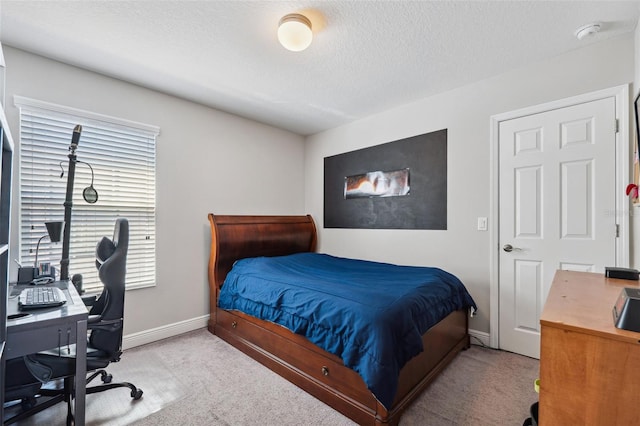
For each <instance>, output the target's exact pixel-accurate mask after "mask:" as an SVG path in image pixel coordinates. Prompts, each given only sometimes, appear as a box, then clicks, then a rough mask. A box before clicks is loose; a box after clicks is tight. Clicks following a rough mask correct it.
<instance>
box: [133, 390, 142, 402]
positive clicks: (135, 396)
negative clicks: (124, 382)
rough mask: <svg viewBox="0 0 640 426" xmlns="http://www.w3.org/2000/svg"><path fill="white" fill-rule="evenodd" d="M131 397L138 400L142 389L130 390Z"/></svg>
mask: <svg viewBox="0 0 640 426" xmlns="http://www.w3.org/2000/svg"><path fill="white" fill-rule="evenodd" d="M131 398H133V399H135V400H138V399H140V398H142V389H137V390H135V391H133V390H132V391H131Z"/></svg>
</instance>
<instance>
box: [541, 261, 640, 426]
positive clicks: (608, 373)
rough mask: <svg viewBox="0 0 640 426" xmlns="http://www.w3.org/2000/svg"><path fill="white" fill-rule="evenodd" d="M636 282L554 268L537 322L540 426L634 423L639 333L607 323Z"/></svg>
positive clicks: (639, 418)
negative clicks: (623, 293)
mask: <svg viewBox="0 0 640 426" xmlns="http://www.w3.org/2000/svg"><path fill="white" fill-rule="evenodd" d="M623 287H636V288H638V287H640V285H639V283H638V281H628V280H618V279H609V278H605V277H604V274H595V273H589V272H571V271H557V272H556V274H555V277H554V279H553V284H552V286H551V290H550V291H549V296H548V298H547V301H546V304H545V306H544V310H543V311H542V316H541V318H540V325H541V327H542V336H541V343H540V344H541V347H540V411H539V424H540V425H541V426H559V425H606V426H611V425H638V424H640V408H638V406H639V404H638V403H639V402H640V333H635V332H632V331H626V330H621V329H618V328H616V327H615V326H614V325H613V314H612V308H613V305H614V304H615V302H616V300H617V298H618V295H619V294H620V291H621V289H622V288H623Z"/></svg>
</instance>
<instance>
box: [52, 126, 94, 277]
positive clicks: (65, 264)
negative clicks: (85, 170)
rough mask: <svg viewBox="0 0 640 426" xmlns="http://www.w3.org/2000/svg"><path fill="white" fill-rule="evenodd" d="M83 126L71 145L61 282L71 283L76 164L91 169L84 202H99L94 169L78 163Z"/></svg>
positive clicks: (75, 131)
mask: <svg viewBox="0 0 640 426" xmlns="http://www.w3.org/2000/svg"><path fill="white" fill-rule="evenodd" d="M80 133H82V126H81V125H79V124H78V125H76V127H75V128H74V129H73V135H72V136H71V145H69V155H68V157H69V168H68V172H67V193H66V196H65V200H64V235H63V237H62V259H61V260H60V281H69V243H70V239H71V209H72V208H73V181H74V179H75V177H76V163H83V164H86V165H88V166H89V168H90V169H91V185H90V186H88V187H87V188H85V189H84V191H82V196H83V197H84V200H85V201H86V202H87V203H89V204H93V203H95V202H96V201H98V192H97V191H96V190H95V188H94V187H93V167H91V165H90V164H89V163H85V162H84V161H78V158H77V156H76V149H78V144H79V143H80ZM63 175H64V171H63ZM61 177H62V176H61Z"/></svg>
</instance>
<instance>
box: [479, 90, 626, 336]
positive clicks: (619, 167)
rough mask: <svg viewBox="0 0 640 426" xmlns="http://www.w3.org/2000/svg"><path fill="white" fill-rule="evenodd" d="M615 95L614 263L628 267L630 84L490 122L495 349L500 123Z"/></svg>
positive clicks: (494, 332) (492, 329) (494, 331)
mask: <svg viewBox="0 0 640 426" xmlns="http://www.w3.org/2000/svg"><path fill="white" fill-rule="evenodd" d="M610 97H614V98H615V105H616V119H617V121H618V132H617V133H616V155H615V157H616V176H615V179H616V202H615V209H616V210H615V212H613V213H612V214H615V215H616V216H617V217H618V224H619V237H618V239H617V242H616V264H615V265H611V266H620V267H628V266H629V240H630V235H629V233H630V231H631V230H630V227H629V222H630V220H629V219H630V211H631V210H630V206H631V203H630V201H629V198H628V197H626V196H625V188H626V186H627V184H628V183H629V182H631V176H630V174H629V170H630V167H629V166H630V164H629V162H630V158H632V154H631V153H632V152H633V148H632V147H631V146H630V145H629V140H630V139H629V136H630V134H629V121H630V120H629V105H630V99H629V85H628V84H625V85H621V86H615V87H611V88H608V89H603V90H598V91H595V92H590V93H585V94H582V95H578V96H572V97H569V98H565V99H560V100H556V101H552V102H547V103H543V104H539V105H534V106H530V107H526V108H522V109H518V110H514V111H509V112H505V113H501V114H496V115H492V116H491V122H490V126H491V127H490V130H489V134H490V141H491V158H490V162H489V170H490V172H491V176H490V179H489V183H490V187H491V191H490V196H489V199H490V207H489V217H490V218H491V219H490V228H489V229H490V230H491V232H490V234H489V242H490V247H492V249H491V250H489V262H490V264H491V266H490V271H489V280H490V286H489V309H490V316H489V346H491V347H492V348H499V347H500V336H499V330H500V328H499V321H500V259H499V258H500V256H499V250H500V247H499V243H500V235H499V225H500V222H499V221H500V218H499V212H500V197H499V190H500V188H499V186H498V185H499V184H500V180H499V173H500V152H499V145H498V143H499V135H500V132H499V130H500V122H502V121H506V120H512V119H514V118H520V117H524V116H527V115H533V114H538V113H542V112H546V111H550V110H554V109H561V108H566V107H569V106H572V105H576V104H581V103H586V102H591V101H597V100H600V99H604V98H610Z"/></svg>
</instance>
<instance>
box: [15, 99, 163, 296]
mask: <svg viewBox="0 0 640 426" xmlns="http://www.w3.org/2000/svg"><path fill="white" fill-rule="evenodd" d="M15 104H16V106H17V107H18V108H19V109H20V151H19V152H20V185H19V188H20V260H21V263H22V264H23V265H25V266H26V265H32V264H33V263H34V260H35V255H36V253H35V252H36V245H37V243H38V240H39V239H40V237H42V236H43V235H47V231H46V227H45V225H44V223H45V222H48V221H63V220H64V205H63V203H64V200H65V195H66V185H67V172H68V171H67V169H68V164H69V158H68V155H69V144H70V142H71V136H72V133H73V129H74V127H75V126H76V125H77V124H80V125H81V126H82V133H81V136H80V142H79V144H78V149H77V150H76V156H77V163H76V174H75V184H74V191H73V208H72V217H71V243H70V246H69V260H70V261H69V277H71V276H73V275H74V274H82V277H83V285H84V288H85V289H87V290H88V291H91V290H96V291H99V290H100V289H101V287H102V284H101V283H100V280H99V278H98V273H97V270H96V267H95V247H96V244H97V242H98V241H99V240H100V239H101V238H102V237H103V236H108V237H109V238H111V237H112V236H113V227H114V223H115V219H116V218H117V217H125V218H127V219H128V220H129V251H128V254H127V275H126V281H127V288H133V287H145V286H150V285H155V196H156V192H155V158H156V151H155V146H156V144H155V142H156V136H157V135H158V134H159V129H158V128H157V127H155V126H149V125H144V124H140V123H133V122H129V121H126V120H120V119H117V118H113V117H107V116H102V115H98V114H93V113H89V112H86V111H81V110H76V109H73V108H67V107H62V106H59V105H53V104H49V103H45V102H40V101H34V100H32V99H27V98H23V97H18V96H16V97H15ZM85 163H88V164H90V165H91V167H89V166H88V165H87V164H85ZM91 168H93V172H94V177H93V187H94V188H95V189H96V191H97V192H98V202H97V203H95V204H88V203H86V202H85V201H84V199H83V197H82V192H83V189H84V188H86V187H88V186H89V185H91V181H92V176H91ZM63 171H64V177H62V178H61V177H60V175H61V173H62V172H63ZM61 257H62V242H60V243H55V244H54V243H51V242H50V241H49V238H48V237H45V238H43V239H42V241H41V243H40V249H39V253H38V263H42V262H51V266H54V267H56V269H58V270H59V268H60V259H61Z"/></svg>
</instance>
